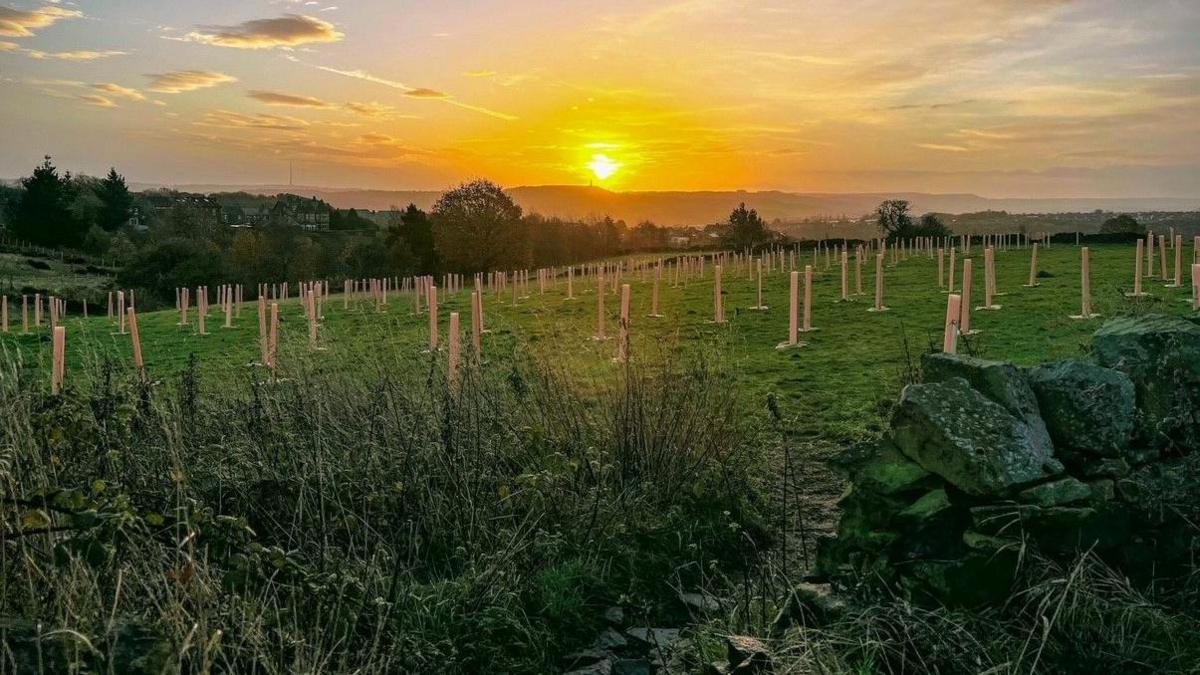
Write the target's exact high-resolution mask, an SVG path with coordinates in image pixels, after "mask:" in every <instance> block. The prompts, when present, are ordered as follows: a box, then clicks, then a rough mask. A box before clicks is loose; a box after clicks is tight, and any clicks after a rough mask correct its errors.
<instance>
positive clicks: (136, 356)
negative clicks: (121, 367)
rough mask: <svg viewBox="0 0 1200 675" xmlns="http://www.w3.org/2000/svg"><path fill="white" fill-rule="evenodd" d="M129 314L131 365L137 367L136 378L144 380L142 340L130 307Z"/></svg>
mask: <svg viewBox="0 0 1200 675" xmlns="http://www.w3.org/2000/svg"><path fill="white" fill-rule="evenodd" d="M126 311H127V312H129V341H130V342H131V343H132V344H133V365H135V366H137V369H138V377H140V378H141V379H142V380H145V379H146V363H145V362H144V361H143V360H142V339H141V337H139V335H138V324H137V311H136V310H135V309H134V308H132V307H130V308H129V309H127V310H126Z"/></svg>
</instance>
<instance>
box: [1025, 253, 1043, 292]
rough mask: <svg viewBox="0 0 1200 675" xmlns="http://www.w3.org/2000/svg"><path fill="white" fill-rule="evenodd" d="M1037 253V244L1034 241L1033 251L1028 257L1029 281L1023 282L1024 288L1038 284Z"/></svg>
mask: <svg viewBox="0 0 1200 675" xmlns="http://www.w3.org/2000/svg"><path fill="white" fill-rule="evenodd" d="M1037 254H1038V245H1037V242H1034V244H1033V253H1032V254H1031V255H1030V257H1029V283H1027V284H1025V288H1037V287H1038V286H1039V285H1040V284H1038V280H1037V271H1038V269H1037V266H1038V265H1037Z"/></svg>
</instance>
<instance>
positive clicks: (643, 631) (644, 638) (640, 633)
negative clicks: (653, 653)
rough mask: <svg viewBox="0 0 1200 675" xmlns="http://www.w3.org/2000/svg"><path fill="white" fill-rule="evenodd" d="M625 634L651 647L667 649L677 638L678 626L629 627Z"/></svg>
mask: <svg viewBox="0 0 1200 675" xmlns="http://www.w3.org/2000/svg"><path fill="white" fill-rule="evenodd" d="M625 634H626V635H628V636H629V637H631V638H633V639H635V640H637V641H639V642H643V643H645V644H647V645H650V647H651V648H657V649H662V650H669V649H670V648H671V646H672V645H673V644H675V643H676V642H677V641H678V640H679V629H678V628H630V629H629V630H627V631H625Z"/></svg>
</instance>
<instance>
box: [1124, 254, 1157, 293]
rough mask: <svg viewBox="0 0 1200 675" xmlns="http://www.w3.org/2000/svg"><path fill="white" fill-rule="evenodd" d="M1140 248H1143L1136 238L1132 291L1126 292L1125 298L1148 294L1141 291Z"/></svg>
mask: <svg viewBox="0 0 1200 675" xmlns="http://www.w3.org/2000/svg"><path fill="white" fill-rule="evenodd" d="M1149 241H1154V240H1153V239H1149ZM1151 246H1153V244H1151ZM1142 250H1143V245H1142V240H1141V239H1138V240H1137V250H1136V252H1135V253H1134V261H1133V292H1132V293H1126V294H1125V297H1127V298H1136V297H1141V296H1144V295H1148V294H1147V293H1145V292H1143V291H1142ZM1151 267H1153V266H1151Z"/></svg>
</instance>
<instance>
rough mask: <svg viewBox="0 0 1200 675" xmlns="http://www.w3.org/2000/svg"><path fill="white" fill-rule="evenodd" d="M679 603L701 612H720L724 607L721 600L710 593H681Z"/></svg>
mask: <svg viewBox="0 0 1200 675" xmlns="http://www.w3.org/2000/svg"><path fill="white" fill-rule="evenodd" d="M679 601H680V602H682V603H683V604H685V605H687V606H688V607H691V608H692V609H695V610H698V611H701V612H719V611H721V607H723V606H724V603H723V602H721V599H720V598H718V597H716V596H715V595H710V594H708V593H680V594H679Z"/></svg>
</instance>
